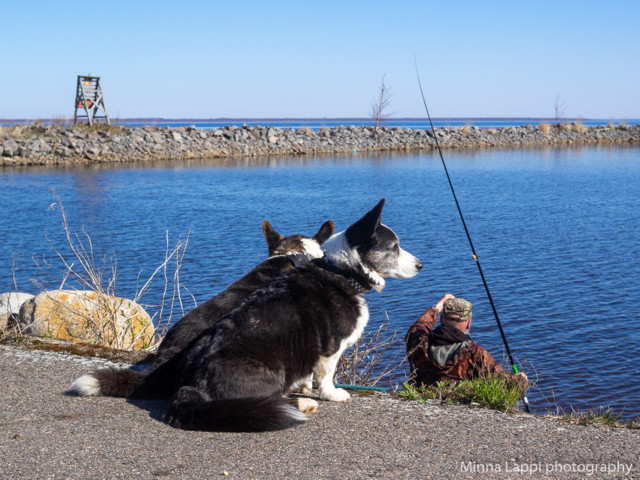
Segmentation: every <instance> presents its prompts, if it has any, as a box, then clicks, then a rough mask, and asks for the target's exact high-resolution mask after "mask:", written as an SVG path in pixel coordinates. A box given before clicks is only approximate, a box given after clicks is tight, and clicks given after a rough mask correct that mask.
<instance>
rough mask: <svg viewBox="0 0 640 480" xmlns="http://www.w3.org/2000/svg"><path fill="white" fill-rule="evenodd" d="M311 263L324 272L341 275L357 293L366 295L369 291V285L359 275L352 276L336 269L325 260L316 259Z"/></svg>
mask: <svg viewBox="0 0 640 480" xmlns="http://www.w3.org/2000/svg"><path fill="white" fill-rule="evenodd" d="M313 263H314V264H315V265H317V266H318V267H320V268H323V269H324V270H326V271H328V272H331V273H335V274H338V275H342V276H343V277H345V278H346V279H347V281H348V282H349V285H351V287H352V288H353V289H354V290H355V291H356V292H358V293H366V292H368V291H369V290H371V286H370V285H369V283H368V282H367V281H366V280H365V279H364V278H362V277H361V276H359V275H354V274H353V272H350V271H348V270H345V269H343V268H340V267H338V266H337V265H335V264H333V263H331V262H329V261H327V260H326V258H317V259H314V260H313Z"/></svg>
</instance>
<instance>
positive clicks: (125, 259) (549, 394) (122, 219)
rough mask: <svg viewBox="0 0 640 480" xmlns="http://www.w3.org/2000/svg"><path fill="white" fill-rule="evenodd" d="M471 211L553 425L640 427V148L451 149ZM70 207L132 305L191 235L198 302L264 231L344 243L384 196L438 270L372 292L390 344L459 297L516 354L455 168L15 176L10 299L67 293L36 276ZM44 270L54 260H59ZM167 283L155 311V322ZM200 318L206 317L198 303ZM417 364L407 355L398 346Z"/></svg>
mask: <svg viewBox="0 0 640 480" xmlns="http://www.w3.org/2000/svg"><path fill="white" fill-rule="evenodd" d="M445 158H446V161H447V165H448V167H449V171H450V174H451V177H452V180H453V183H454V187H455V188H456V193H457V195H458V199H459V201H460V204H461V207H462V210H463V212H464V215H465V219H466V221H467V225H468V227H469V230H470V233H471V236H472V238H473V241H474V244H475V247H476V251H477V253H478V257H479V259H480V261H481V264H482V267H483V270H484V273H485V276H486V278H487V282H488V284H489V287H490V289H491V293H492V295H493V298H494V301H495V303H496V306H497V309H498V312H499V314H500V319H501V321H502V323H503V327H504V330H505V333H506V335H507V338H508V340H509V344H510V347H511V350H512V352H513V353H514V355H515V356H516V357H517V358H518V360H519V361H520V362H521V363H522V365H523V368H524V370H525V371H526V372H527V373H528V374H529V376H530V377H535V376H536V373H537V377H538V382H539V383H538V385H537V386H536V387H534V389H532V391H531V392H530V395H529V399H530V401H531V403H532V405H533V407H534V409H536V410H537V411H539V412H545V411H546V409H547V408H554V407H555V406H556V405H558V406H560V407H562V408H564V409H565V410H570V409H571V407H574V408H578V409H584V408H590V407H598V406H604V407H606V406H612V407H614V408H616V409H617V410H621V409H623V408H624V416H625V417H627V418H631V417H634V416H636V415H640V380H638V378H639V377H638V367H637V365H636V362H637V358H638V353H640V337H639V336H638V334H637V326H638V321H639V320H640V317H639V315H638V299H639V298H640V241H639V238H638V232H639V231H640V214H639V213H638V203H639V202H638V200H640V194H639V193H638V192H639V190H638V185H640V149H638V148H611V149H608V148H583V149H573V150H568V149H560V150H553V149H550V150H531V151H483V152H477V153H470V152H449V151H447V152H445ZM51 189H54V190H55V192H56V194H57V195H59V197H60V198H61V199H62V202H63V204H64V206H65V208H66V211H67V214H68V218H69V223H70V224H71V227H72V229H74V230H75V231H77V232H78V233H79V234H80V235H81V236H82V235H83V233H82V230H81V229H82V228H84V231H86V233H87V234H89V235H90V237H91V239H92V243H93V247H94V250H95V255H96V258H98V259H100V258H102V257H103V256H104V255H107V256H111V255H113V254H114V253H115V255H116V256H117V293H118V294H120V295H122V296H128V297H132V296H133V295H134V294H135V291H136V288H137V287H139V286H140V285H141V284H142V283H144V281H145V280H146V278H148V277H149V275H150V274H151V273H152V272H153V270H154V269H155V268H156V267H157V266H158V265H159V264H160V263H161V262H162V259H163V258H164V248H165V232H166V231H168V234H169V240H170V243H171V244H172V245H173V244H174V243H175V242H176V241H177V239H178V237H180V236H182V237H185V236H186V235H187V233H188V232H189V231H190V232H191V234H190V243H189V246H188V249H187V253H186V256H185V258H184V263H183V266H182V269H181V273H180V277H181V280H182V282H183V283H184V284H185V285H186V287H188V288H189V290H190V291H191V292H192V293H193V295H194V296H195V298H196V300H197V302H198V303H202V302H203V301H205V300H206V299H208V298H209V297H210V296H212V295H213V294H215V293H217V292H219V291H221V290H222V289H224V288H225V287H226V286H227V285H228V284H229V283H231V282H232V281H233V280H235V279H236V278H238V277H239V276H241V275H242V274H244V273H245V272H247V271H248V270H249V269H250V268H252V266H253V265H255V264H256V263H257V262H258V261H260V260H261V259H263V258H264V257H265V256H266V245H265V242H264V239H263V237H262V232H261V229H260V222H261V221H262V220H263V219H268V220H269V221H270V222H271V223H272V224H273V225H274V227H275V228H276V230H278V231H280V232H281V233H284V234H290V233H305V234H309V235H310V234H313V233H315V232H316V230H317V229H318V228H319V226H320V225H321V223H322V222H323V221H325V220H328V219H332V220H334V222H335V224H336V227H337V228H338V229H344V228H345V227H347V226H348V225H349V224H350V223H351V222H353V221H355V220H357V219H358V218H359V217H360V216H361V215H362V214H363V213H365V212H366V211H367V210H368V209H370V208H371V207H373V206H374V205H375V204H376V202H377V201H378V200H379V199H380V198H381V197H384V198H386V199H387V205H386V207H385V210H384V213H383V221H384V222H385V223H386V224H387V225H389V226H391V227H392V228H394V229H395V230H396V232H397V233H398V234H399V236H400V238H401V239H402V244H403V246H404V248H406V249H407V250H409V251H410V252H412V253H413V254H415V255H416V256H418V257H419V258H420V259H421V260H422V261H423V263H424V264H425V269H424V270H423V271H422V272H420V274H418V276H416V277H414V278H413V279H409V280H395V279H391V280H389V282H388V285H387V288H386V289H385V290H384V291H383V292H382V293H381V294H377V293H375V292H374V293H370V294H368V298H369V302H370V307H371V319H372V320H371V324H370V327H369V329H370V330H373V329H374V328H375V327H376V326H377V325H379V324H381V323H383V322H384V321H385V318H386V316H385V312H386V315H388V317H389V319H390V321H391V322H392V324H393V325H394V326H397V327H398V328H399V329H400V332H401V333H400V336H403V335H404V332H405V331H406V329H407V328H408V326H409V325H410V324H411V323H412V322H413V321H414V320H415V319H416V318H417V317H418V316H419V315H420V314H421V313H423V311H424V310H425V309H426V308H427V307H428V306H429V305H431V304H433V303H435V302H436V301H437V300H438V299H439V298H440V297H441V296H442V295H443V294H444V293H445V292H451V293H454V294H456V295H459V296H464V297H465V298H467V299H469V300H470V301H472V302H473V303H474V323H473V326H472V332H471V333H472V335H473V336H474V338H475V339H476V340H477V341H478V342H479V343H481V344H482V345H484V346H486V347H487V348H488V349H489V350H490V351H491V352H492V353H493V354H494V355H495V356H496V357H497V358H501V357H502V355H503V346H502V342H501V338H500V335H499V332H498V329H497V327H496V322H495V320H494V318H493V315H492V313H491V310H490V306H489V303H488V300H487V296H486V294H485V291H484V288H483V286H482V282H481V279H480V277H479V275H478V272H477V268H476V266H475V263H474V262H473V260H472V258H471V253H470V249H469V245H468V242H467V239H466V237H465V235H464V231H463V228H462V226H461V223H460V220H459V217H458V214H457V211H456V208H455V204H454V202H453V199H452V196H451V193H450V190H449V186H448V184H447V183H446V178H445V175H444V172H443V169H442V165H441V163H440V160H439V158H438V157H436V156H434V155H432V154H430V153H424V154H416V155H410V156H401V155H397V154H385V155H379V156H364V155H353V156H346V157H343V158H330V157H327V158H314V157H296V158H282V159H262V160H260V159H258V160H256V159H251V160H250V159H247V160H243V161H241V162H240V166H238V167H230V166H225V165H224V162H223V163H216V162H214V161H211V162H204V161H203V162H200V163H199V162H191V163H182V164H171V165H166V164H161V165H157V166H137V165H129V166H118V168H108V167H87V168H67V169H58V170H53V169H51V170H47V169H36V168H30V169H22V170H12V169H7V168H5V169H4V170H0V198H2V210H1V214H0V232H2V245H3V247H4V248H3V249H2V253H1V254H0V271H1V272H4V274H3V275H2V276H1V277H0V282H1V283H0V290H1V291H7V290H9V289H10V288H11V285H12V279H11V264H12V259H13V258H14V256H15V255H16V254H19V255H18V256H17V270H16V280H17V283H18V287H19V289H20V290H21V291H32V292H36V291H37V288H36V287H35V286H34V285H33V284H32V281H31V279H34V278H37V279H39V281H40V282H45V283H46V282H48V283H49V285H50V286H51V287H55V286H57V285H58V284H59V281H60V278H61V277H60V276H57V277H56V276H55V275H54V278H55V280H53V279H52V278H50V277H46V276H44V275H43V271H42V270H41V269H38V268H37V267H35V266H34V262H33V258H36V259H41V258H42V257H43V256H45V257H46V258H47V259H48V260H50V261H51V262H52V264H53V265H59V264H60V263H59V262H56V259H55V253H54V251H53V249H52V247H51V246H50V244H49V243H48V240H47V239H49V241H51V242H52V243H53V244H54V245H56V246H58V247H59V248H60V250H61V251H62V252H63V253H66V250H65V249H64V238H63V231H62V228H61V225H60V215H59V212H58V210H57V209H56V208H55V207H52V206H51V204H52V203H53V202H54V200H53V197H52V193H51ZM41 263H42V262H41ZM163 284H164V282H163V281H160V280H159V281H156V282H154V283H153V284H152V289H151V292H150V294H149V295H148V296H147V297H145V298H144V299H143V303H145V304H147V305H149V307H148V310H149V311H150V313H152V314H153V313H154V311H155V310H154V307H153V305H154V304H157V303H158V302H159V299H160V298H161V292H162V286H163ZM183 301H184V302H185V307H186V308H191V307H192V306H193V303H192V301H191V299H190V298H188V295H183ZM396 348H397V350H402V348H403V345H402V342H401V341H399V342H398V344H397V347H396Z"/></svg>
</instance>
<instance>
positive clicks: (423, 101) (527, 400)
mask: <svg viewBox="0 0 640 480" xmlns="http://www.w3.org/2000/svg"><path fill="white" fill-rule="evenodd" d="M414 63H415V66H416V77H418V86H419V87H420V95H421V96H422V103H423V104H424V109H425V110H426V111H427V118H428V119H429V125H430V126H431V132H432V133H433V138H434V139H435V141H436V147H437V149H438V153H439V154H440V160H441V161H442V166H443V167H444V173H445V174H446V175H447V180H448V182H449V187H451V193H452V194H453V199H454V200H455V202H456V207H457V209H458V214H460V220H462V226H463V227H464V232H465V233H466V234H467V240H469V246H470V247H471V253H472V256H473V259H474V260H475V262H476V265H477V267H478V272H480V278H482V284H483V285H484V289H485V291H486V292H487V297H488V298H489V303H490V304H491V310H493V315H494V317H495V318H496V323H497V324H498V329H499V330H500V335H501V336H502V342H503V343H504V347H505V350H506V351H507V355H508V357H509V361H510V362H511V368H513V373H516V374H517V373H519V372H518V366H517V365H516V362H515V361H514V360H513V355H511V350H510V349H509V343H507V337H506V336H505V334H504V330H503V329H502V323H500V317H499V316H498V311H497V310H496V306H495V304H494V303H493V297H492V296H491V292H489V285H487V280H486V279H485V278H484V273H483V272H482V267H481V266H480V260H479V259H478V255H477V254H476V249H475V248H474V246H473V241H472V240H471V235H470V234H469V229H468V228H467V222H465V221H464V215H462V209H461V208H460V203H458V197H457V196H456V192H455V190H454V189H453V183H452V182H451V177H450V176H449V169H447V164H446V163H445V161H444V157H443V155H442V150H441V149H440V143H439V142H438V136H437V135H436V129H435V128H433V122H432V121H431V115H430V114H429V107H427V101H426V100H425V98H424V92H423V90H422V82H421V81H420V74H419V73H418V62H417V61H416V59H415V57H414ZM522 400H523V402H524V409H525V410H526V411H527V413H531V409H530V408H529V399H528V398H527V395H526V393H525V395H524V397H523V399H522Z"/></svg>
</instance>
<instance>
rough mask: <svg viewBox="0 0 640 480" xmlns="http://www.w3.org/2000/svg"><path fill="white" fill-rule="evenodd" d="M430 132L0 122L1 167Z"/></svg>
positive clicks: (509, 131) (182, 155) (507, 136)
mask: <svg viewBox="0 0 640 480" xmlns="http://www.w3.org/2000/svg"><path fill="white" fill-rule="evenodd" d="M436 135H437V137H438V142H439V144H440V146H441V147H442V148H464V149H473V148H523V147H525V148H529V147H544V146H559V145H584V144H614V143H616V144H629V143H636V144H637V143H640V125H634V126H627V125H617V126H613V125H608V126H595V127H585V126H583V125H582V124H579V123H566V124H561V125H555V126H551V125H546V124H540V125H524V126H519V127H503V128H483V129H481V128H478V127H474V126H465V127H444V128H439V129H437V130H436ZM435 146H436V145H435V140H434V137H433V133H432V132H431V131H430V130H422V129H407V128H389V127H381V128H378V129H375V128H373V127H368V126H346V125H345V126H338V127H334V128H330V129H326V128H322V129H320V130H311V129H309V128H299V129H280V128H276V127H262V126H250V125H243V126H242V127H237V126H226V127H223V128H216V129H199V128H196V127H195V126H190V127H179V128H169V127H153V126H145V127H135V128H132V127H126V126H108V125H104V124H103V125H97V126H94V127H92V128H89V127H88V126H86V125H79V126H77V127H63V126H60V125H42V124H34V125H16V126H10V127H0V166H17V165H49V166H55V165H74V164H87V163H114V162H138V161H155V160H179V159H188V158H224V157H229V158H232V157H245V156H250V157H254V156H267V155H303V154H335V153H351V152H354V151H359V152H372V151H402V150H414V151H416V150H431V149H434V148H435Z"/></svg>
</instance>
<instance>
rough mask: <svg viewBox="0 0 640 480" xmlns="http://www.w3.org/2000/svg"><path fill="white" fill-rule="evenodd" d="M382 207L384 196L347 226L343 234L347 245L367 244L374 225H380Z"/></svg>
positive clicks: (374, 227) (372, 233)
mask: <svg viewBox="0 0 640 480" xmlns="http://www.w3.org/2000/svg"><path fill="white" fill-rule="evenodd" d="M382 207H384V198H383V199H381V200H380V201H379V202H378V205H376V206H375V207H373V209H371V210H370V211H369V212H367V213H366V214H365V216H364V217H362V218H361V219H360V220H358V221H357V222H356V223H354V224H353V225H351V226H350V227H349V228H347V231H346V232H345V235H346V237H347V241H348V242H349V245H351V246H352V247H357V246H360V245H367V244H368V243H369V242H370V241H371V239H372V238H373V235H374V234H375V231H376V227H377V226H378V225H380V217H381V216H382Z"/></svg>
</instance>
